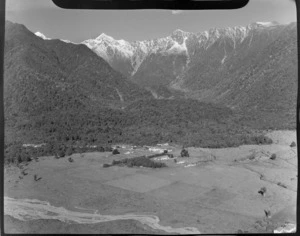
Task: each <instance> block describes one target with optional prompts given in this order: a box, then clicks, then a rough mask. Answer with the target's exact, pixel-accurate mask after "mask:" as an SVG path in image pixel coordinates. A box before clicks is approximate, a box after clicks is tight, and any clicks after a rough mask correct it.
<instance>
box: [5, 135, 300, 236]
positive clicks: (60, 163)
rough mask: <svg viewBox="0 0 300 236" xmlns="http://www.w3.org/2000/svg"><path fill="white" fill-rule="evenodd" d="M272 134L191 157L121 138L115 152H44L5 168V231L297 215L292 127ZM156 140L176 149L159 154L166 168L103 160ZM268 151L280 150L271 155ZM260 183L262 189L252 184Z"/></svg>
mask: <svg viewBox="0 0 300 236" xmlns="http://www.w3.org/2000/svg"><path fill="white" fill-rule="evenodd" d="M268 136H270V137H271V138H272V139H273V141H274V143H273V144H272V145H259V146H258V145H247V146H240V147H236V148H224V149H207V148H188V151H189V153H190V158H181V157H178V156H179V153H180V150H181V148H180V147H176V146H170V145H167V144H165V145H161V146H159V145H158V146H157V147H156V148H157V150H155V149H153V148H152V149H151V148H149V147H148V148H145V147H141V148H137V149H133V148H132V147H130V146H129V145H120V146H121V147H120V148H119V150H120V152H121V154H118V155H112V154H111V153H85V154H73V155H72V158H73V159H74V162H69V161H68V158H61V159H55V158H54V157H40V158H39V159H38V161H32V162H30V163H29V164H28V165H24V166H22V167H21V168H16V167H6V168H5V178H4V195H5V196H6V198H5V202H4V204H5V210H4V214H5V221H4V222H5V224H4V231H5V232H6V233H128V234H132V233H136V234H139V233H152V234H155V233H159V234H164V233H166V234H168V233H183V234H187V233H189V232H190V233H236V232H238V230H242V231H248V232H250V233H263V232H273V231H274V230H275V229H276V228H278V227H280V226H281V225H282V224H284V223H286V222H288V223H293V224H295V223H296V198H297V181H298V169H297V147H290V146H289V145H290V144H291V142H292V141H295V142H296V132H295V131H274V132H272V133H269V134H268ZM159 149H167V150H169V153H173V154H174V156H175V159H177V163H175V162H174V160H173V159H172V158H169V159H168V158H167V157H166V156H165V157H160V158H158V159H160V160H157V161H163V162H165V163H166V164H167V165H168V167H166V168H160V169H149V168H128V167H120V166H113V167H110V168H103V164H104V163H111V162H112V160H117V159H122V158H124V157H133V156H140V155H144V154H150V153H153V152H155V151H159ZM272 154H276V159H274V160H272V159H270V157H271V155H272ZM35 175H36V176H37V178H40V179H39V180H38V181H35V180H34V176H35ZM263 187H265V188H266V192H265V194H264V196H263V195H261V194H259V193H258V192H259V190H260V189H261V188H263ZM28 199H31V200H28ZM32 199H37V201H36V202H34V201H32ZM42 201H43V202H42ZM37 209H38V210H37ZM33 210H34V211H33ZM265 211H269V212H270V215H269V217H266V214H265ZM37 212H38V214H37ZM76 217H77V218H76Z"/></svg>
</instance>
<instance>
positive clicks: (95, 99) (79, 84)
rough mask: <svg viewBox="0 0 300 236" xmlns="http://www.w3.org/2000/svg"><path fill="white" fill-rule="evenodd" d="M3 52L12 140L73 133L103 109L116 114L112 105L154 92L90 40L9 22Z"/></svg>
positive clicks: (8, 126) (7, 108)
mask: <svg viewBox="0 0 300 236" xmlns="http://www.w3.org/2000/svg"><path fill="white" fill-rule="evenodd" d="M4 57H5V58H4V71H5V73H4V108H5V120H6V128H7V129H8V130H7V134H14V137H13V138H12V139H17V138H19V137H18V132H23V134H25V133H26V132H28V133H27V134H29V133H30V132H31V131H32V133H33V134H32V135H27V138H28V139H30V138H32V139H34V138H36V137H35V136H39V135H40V136H45V133H47V132H50V134H51V133H53V135H54V136H55V135H57V136H66V137H68V135H69V134H70V135H71V133H72V132H73V131H72V132H71V130H75V129H76V127H81V128H82V127H84V126H85V125H86V124H87V123H89V122H90V121H89V119H91V118H92V117H97V116H98V115H99V112H100V113H101V112H102V113H106V112H108V113H109V114H110V115H111V114H112V113H113V112H114V111H112V110H111V109H112V108H118V107H121V106H123V105H125V104H126V103H130V102H132V101H134V100H138V99H145V98H151V97H152V95H151V93H150V92H148V91H146V90H144V89H141V88H140V87H138V86H137V85H135V84H133V83H132V82H130V81H128V79H126V78H125V77H124V76H122V75H121V74H120V73H119V72H116V71H114V70H113V69H112V68H111V67H110V66H109V64H108V63H107V62H105V61H104V60H103V59H102V58H100V57H98V56H97V55H95V54H94V53H93V52H92V51H91V50H90V49H88V48H87V47H86V46H85V45H76V44H71V43H65V42H62V41H61V40H43V39H41V38H40V37H37V36H36V35H34V34H33V33H32V32H30V31H29V30H28V29H27V28H26V27H25V26H23V25H19V24H14V23H11V22H6V34H5V52H4ZM62 127H64V128H62ZM60 128H61V129H60ZM12 129H13V131H12ZM22 130H23V131H22ZM15 131H16V132H15ZM69 131H70V133H69V134H67V133H68V132H69ZM81 131H82V130H81ZM39 132H40V134H37V133H39ZM76 133H80V129H79V130H78V131H76ZM84 133H85V131H84V132H83V131H82V135H84ZM21 136H22V138H24V136H23V135H21ZM72 136H74V135H73V134H72ZM68 138H70V137H68ZM28 141H29V140H28Z"/></svg>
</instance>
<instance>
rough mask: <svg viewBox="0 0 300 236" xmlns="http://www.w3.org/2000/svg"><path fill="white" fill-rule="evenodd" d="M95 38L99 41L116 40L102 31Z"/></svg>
mask: <svg viewBox="0 0 300 236" xmlns="http://www.w3.org/2000/svg"><path fill="white" fill-rule="evenodd" d="M95 40H97V41H102V40H105V41H114V38H113V37H111V36H109V35H107V34H105V33H102V34H100V35H99V36H98V37H97V38H96V39H95Z"/></svg>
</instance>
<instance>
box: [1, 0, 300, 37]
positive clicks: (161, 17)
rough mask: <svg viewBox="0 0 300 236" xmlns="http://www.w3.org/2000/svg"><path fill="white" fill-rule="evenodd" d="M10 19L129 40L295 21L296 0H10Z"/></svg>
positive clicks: (60, 32)
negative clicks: (80, 4)
mask: <svg viewBox="0 0 300 236" xmlns="http://www.w3.org/2000/svg"><path fill="white" fill-rule="evenodd" d="M6 19H7V20H10V21H12V22H17V23H21V24H24V25H25V26H26V27H27V28H28V29H29V30H31V31H33V32H36V31H40V32H42V33H43V34H45V35H46V36H47V37H49V38H60V39H68V40H71V41H73V42H81V41H83V40H85V39H89V38H95V37H97V36H98V35H100V34H101V33H106V34H107V35H110V36H112V37H114V38H115V39H124V40H128V41H134V40H145V39H153V38H160V37H165V36H167V35H170V34H171V33H172V32H173V31H174V30H175V29H181V30H184V31H188V32H201V31H204V30H208V29H210V28H214V27H217V28H222V27H227V26H239V25H242V26H245V25H248V24H249V23H252V22H257V21H277V22H279V23H283V24H286V23H289V22H296V19H297V15H296V5H295V2H294V1H293V0H250V1H249V3H248V5H247V6H245V7H244V8H241V9H238V10H214V11H213V10H206V11H205V10H197V11H196V10H194V11H171V10H122V11H117V10H114V11H113V10H66V9H60V8H59V7H56V6H55V5H54V3H53V2H52V1H51V0H7V1H6Z"/></svg>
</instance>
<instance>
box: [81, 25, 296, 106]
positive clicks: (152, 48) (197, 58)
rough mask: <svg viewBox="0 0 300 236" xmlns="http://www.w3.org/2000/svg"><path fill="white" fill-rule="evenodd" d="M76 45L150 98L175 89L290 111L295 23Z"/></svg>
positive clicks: (194, 95)
mask: <svg viewBox="0 0 300 236" xmlns="http://www.w3.org/2000/svg"><path fill="white" fill-rule="evenodd" d="M82 43H83V44H86V45H87V46H88V47H89V48H90V49H92V50H93V51H94V52H95V53H96V54H97V55H99V56H100V57H102V58H103V59H105V60H106V61H107V62H108V63H109V64H110V65H111V66H112V68H114V69H115V70H117V71H119V72H121V73H122V74H123V75H124V76H126V77H127V78H129V79H130V80H132V81H133V82H135V83H137V84H139V85H141V86H142V87H144V88H146V89H149V90H150V91H152V93H153V94H154V96H156V97H168V96H172V95H174V92H175V93H176V91H177V92H181V94H184V96H185V97H189V98H194V99H198V100H200V101H208V102H216V103H222V104H224V105H227V106H229V107H232V108H238V109H239V108H240V109H244V108H246V107H247V109H250V108H251V109H252V108H255V109H256V110H281V109H295V107H296V99H295V95H296V89H297V84H296V81H297V30H296V23H290V24H287V25H280V24H278V23H277V22H256V23H252V24H249V25H248V26H245V27H242V26H240V27H228V28H224V29H217V28H214V29H210V30H208V31H205V32H201V33H189V32H184V31H182V30H175V31H174V32H173V33H172V34H171V35H170V36H168V37H165V38H159V39H154V40H145V41H135V42H127V41H124V40H115V39H113V38H112V37H110V36H107V35H105V34H101V35H100V36H99V37H97V38H96V39H89V40H85V41H83V42H82ZM276 94H278V96H276ZM266 98H268V99H266Z"/></svg>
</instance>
